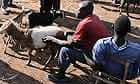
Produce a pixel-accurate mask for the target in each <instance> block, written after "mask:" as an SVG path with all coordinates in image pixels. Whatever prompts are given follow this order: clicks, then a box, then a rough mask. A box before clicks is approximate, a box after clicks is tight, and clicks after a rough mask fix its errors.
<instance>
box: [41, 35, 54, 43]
mask: <svg viewBox="0 0 140 84" xmlns="http://www.w3.org/2000/svg"><path fill="white" fill-rule="evenodd" d="M53 39H54V37H52V36H46V37H43V38H42V42H44V43H47V42H52V41H53Z"/></svg>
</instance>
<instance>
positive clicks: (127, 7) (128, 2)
mask: <svg viewBox="0 0 140 84" xmlns="http://www.w3.org/2000/svg"><path fill="white" fill-rule="evenodd" d="M129 5H130V1H129V0H127V5H126V14H127V15H128V16H129V10H128V9H129Z"/></svg>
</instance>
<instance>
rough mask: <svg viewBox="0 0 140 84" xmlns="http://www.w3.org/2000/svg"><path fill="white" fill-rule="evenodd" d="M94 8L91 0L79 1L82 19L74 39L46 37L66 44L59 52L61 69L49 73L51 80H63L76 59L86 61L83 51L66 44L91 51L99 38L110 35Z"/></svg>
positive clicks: (78, 15) (78, 13)
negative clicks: (94, 12)
mask: <svg viewBox="0 0 140 84" xmlns="http://www.w3.org/2000/svg"><path fill="white" fill-rule="evenodd" d="M93 9H94V7H93V3H92V2H91V1H81V3H79V8H78V11H77V14H76V15H77V17H78V18H79V19H82V20H81V21H80V22H79V24H78V25H77V27H76V31H75V32H74V34H73V36H72V41H65V40H59V39H56V38H54V37H51V36H47V37H45V38H46V40H51V41H52V42H55V43H57V44H60V45H64V46H65V47H62V48H61V50H60V53H59V60H58V68H59V71H58V73H57V74H55V73H54V74H52V75H49V76H48V77H49V79H50V80H52V81H61V79H62V80H63V79H65V71H66V70H67V68H68V67H69V65H70V63H74V62H75V61H79V62H82V63H86V61H85V58H84V55H83V54H82V53H81V51H78V50H77V49H75V48H73V47H72V46H67V47H66V45H74V46H75V47H77V48H80V49H82V50H83V51H85V52H90V50H91V49H92V46H93V45H94V43H95V42H96V41H97V40H98V39H100V38H104V37H107V36H108V35H109V33H108V30H107V29H106V27H105V25H104V24H103V22H102V21H101V20H100V19H99V17H98V16H97V15H95V14H93ZM86 64H87V63H86Z"/></svg>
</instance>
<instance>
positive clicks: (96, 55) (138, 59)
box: [92, 15, 140, 79]
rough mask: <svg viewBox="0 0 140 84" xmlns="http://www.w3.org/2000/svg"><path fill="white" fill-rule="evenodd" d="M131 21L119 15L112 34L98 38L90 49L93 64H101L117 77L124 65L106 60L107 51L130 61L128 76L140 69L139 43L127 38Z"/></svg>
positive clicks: (107, 71) (106, 70)
mask: <svg viewBox="0 0 140 84" xmlns="http://www.w3.org/2000/svg"><path fill="white" fill-rule="evenodd" d="M130 28H131V22H130V20H129V18H128V17H127V16H124V15H122V16H119V17H118V18H117V20H116V21H115V24H114V36H113V37H108V38H103V39H100V40H98V41H97V42H96V44H95V45H94V47H93V49H92V53H93V56H92V57H93V60H94V62H95V64H99V65H102V68H103V70H104V71H105V72H106V73H109V74H111V75H113V76H115V77H117V78H122V77H123V73H124V72H123V68H124V66H123V65H121V64H119V63H116V62H113V61H110V60H107V59H106V56H107V55H108V53H109V52H111V53H112V55H113V56H117V57H119V58H121V59H124V60H127V61H129V62H130V66H129V70H128V77H127V79H132V78H135V77H137V76H139V73H140V72H139V69H140V44H137V43H133V42H130V41H128V40H127V38H126V36H127V33H128V32H130V30H131V29H130Z"/></svg>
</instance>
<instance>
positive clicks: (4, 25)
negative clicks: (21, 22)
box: [0, 20, 11, 34]
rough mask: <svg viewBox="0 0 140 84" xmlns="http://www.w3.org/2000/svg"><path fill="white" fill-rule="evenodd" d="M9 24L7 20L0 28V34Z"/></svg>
mask: <svg viewBox="0 0 140 84" xmlns="http://www.w3.org/2000/svg"><path fill="white" fill-rule="evenodd" d="M10 24H11V22H10V21H9V20H8V21H6V22H4V23H3V24H2V25H1V27H0V34H1V33H3V32H4V31H5V30H6V29H7V28H8V26H9V25H10Z"/></svg>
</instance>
